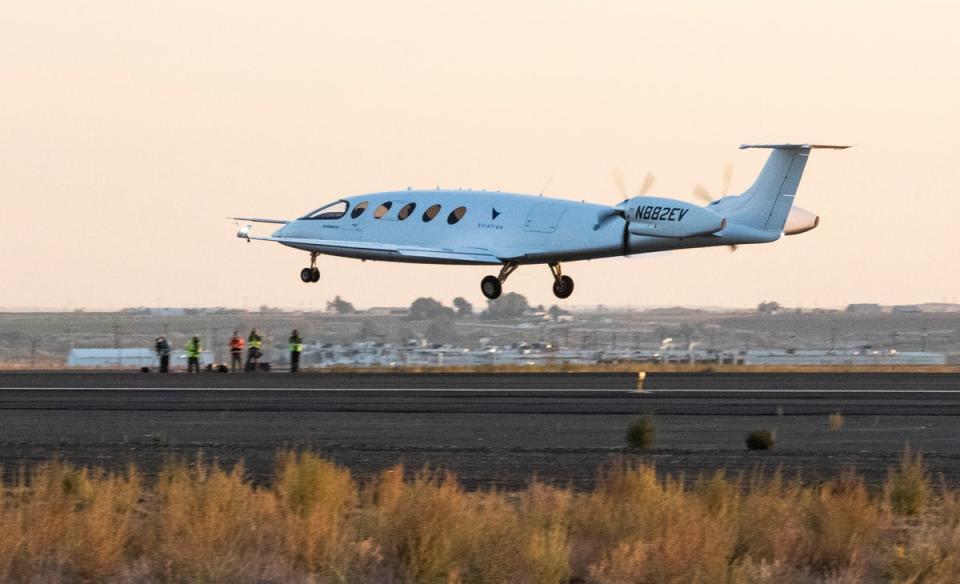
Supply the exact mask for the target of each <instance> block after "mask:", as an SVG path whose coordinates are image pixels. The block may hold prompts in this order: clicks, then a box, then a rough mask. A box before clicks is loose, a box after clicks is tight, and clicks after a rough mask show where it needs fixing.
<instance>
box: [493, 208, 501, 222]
mask: <svg viewBox="0 0 960 584" xmlns="http://www.w3.org/2000/svg"><path fill="white" fill-rule="evenodd" d="M499 216H500V211H497V210H496V209H494V210H493V220H496V218H497V217H499Z"/></svg>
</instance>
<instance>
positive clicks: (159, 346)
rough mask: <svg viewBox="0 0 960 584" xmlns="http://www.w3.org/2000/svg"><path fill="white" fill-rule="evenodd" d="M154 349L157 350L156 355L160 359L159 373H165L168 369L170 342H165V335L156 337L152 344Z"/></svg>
mask: <svg viewBox="0 0 960 584" xmlns="http://www.w3.org/2000/svg"><path fill="white" fill-rule="evenodd" d="M153 349H154V351H156V352H157V357H158V358H159V359H160V373H167V372H169V371H170V343H168V342H167V338H166V337H162V336H160V337H157V342H156V343H154V344H153Z"/></svg>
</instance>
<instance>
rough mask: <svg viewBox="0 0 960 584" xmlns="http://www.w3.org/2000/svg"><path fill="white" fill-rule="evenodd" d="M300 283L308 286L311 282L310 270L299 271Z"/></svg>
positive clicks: (311, 273) (311, 272) (311, 274)
mask: <svg viewBox="0 0 960 584" xmlns="http://www.w3.org/2000/svg"><path fill="white" fill-rule="evenodd" d="M300 281H301V282H303V283H304V284H309V283H310V282H312V281H313V271H312V270H311V269H310V268H303V269H302V270H300Z"/></svg>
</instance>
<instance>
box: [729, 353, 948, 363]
mask: <svg viewBox="0 0 960 584" xmlns="http://www.w3.org/2000/svg"><path fill="white" fill-rule="evenodd" d="M743 364H744V365H946V364H947V356H946V355H945V354H944V353H927V352H920V351H912V352H900V351H873V350H863V351H793V350H787V351H781V350H756V351H747V352H746V354H745V355H744V357H743Z"/></svg>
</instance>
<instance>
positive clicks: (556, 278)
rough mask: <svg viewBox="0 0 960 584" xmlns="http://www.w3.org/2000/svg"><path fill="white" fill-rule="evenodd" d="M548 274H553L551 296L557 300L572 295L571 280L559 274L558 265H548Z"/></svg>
mask: <svg viewBox="0 0 960 584" xmlns="http://www.w3.org/2000/svg"><path fill="white" fill-rule="evenodd" d="M550 272H551V273H552V274H553V295H554V296H556V297H557V298H569V297H570V295H571V294H573V278H571V277H570V276H564V275H563V274H562V273H561V272H560V264H559V263H553V264H550Z"/></svg>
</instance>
